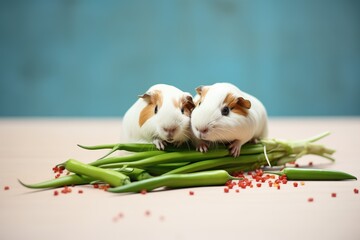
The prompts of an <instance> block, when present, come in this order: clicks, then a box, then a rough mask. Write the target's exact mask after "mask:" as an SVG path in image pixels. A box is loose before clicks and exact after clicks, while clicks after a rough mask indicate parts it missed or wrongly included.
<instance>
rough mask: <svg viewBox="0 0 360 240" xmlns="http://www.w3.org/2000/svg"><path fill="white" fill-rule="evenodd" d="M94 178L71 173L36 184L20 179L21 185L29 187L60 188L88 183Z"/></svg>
mask: <svg viewBox="0 0 360 240" xmlns="http://www.w3.org/2000/svg"><path fill="white" fill-rule="evenodd" d="M93 180H94V179H92V178H89V177H86V176H79V175H77V174H71V175H66V176H62V177H58V178H55V179H51V180H47V181H44V182H40V183H34V184H26V183H24V182H22V181H20V180H18V181H19V182H20V184H21V185H23V186H24V187H27V188H59V187H65V186H72V185H82V184H88V183H90V182H92V181H93Z"/></svg>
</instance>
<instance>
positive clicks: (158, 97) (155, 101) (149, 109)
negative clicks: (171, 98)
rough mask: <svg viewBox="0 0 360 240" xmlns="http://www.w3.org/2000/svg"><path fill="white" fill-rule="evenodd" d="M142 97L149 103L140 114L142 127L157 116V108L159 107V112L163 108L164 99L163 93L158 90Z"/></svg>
mask: <svg viewBox="0 0 360 240" xmlns="http://www.w3.org/2000/svg"><path fill="white" fill-rule="evenodd" d="M140 97H141V98H143V99H144V100H145V101H146V102H147V103H148V105H147V106H146V107H144V108H143V110H141V112H140V116H139V125H140V127H141V126H142V125H144V123H145V122H146V121H147V120H148V119H149V118H151V117H152V116H154V115H155V107H156V106H158V110H159V109H160V108H161V106H162V102H163V99H162V94H161V92H160V91H157V90H155V91H152V92H150V93H145V94H144V95H142V96H140Z"/></svg>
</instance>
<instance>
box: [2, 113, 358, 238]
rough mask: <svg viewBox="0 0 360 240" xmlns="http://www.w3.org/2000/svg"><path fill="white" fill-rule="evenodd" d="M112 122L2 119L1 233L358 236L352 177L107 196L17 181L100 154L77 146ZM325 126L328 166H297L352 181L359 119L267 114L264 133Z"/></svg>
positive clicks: (116, 123)
mask: <svg viewBox="0 0 360 240" xmlns="http://www.w3.org/2000/svg"><path fill="white" fill-rule="evenodd" d="M120 125H121V121H120V119H9V118H8V119H6V118H5V119H0V164H1V167H0V187H1V188H0V212H1V213H0V239H4V240H8V239H52V240H54V239H76V238H77V239H87V240H89V239H235V238H239V239H306V240H309V239H326V240H330V239H360V228H359V224H360V194H355V193H354V192H353V189H354V188H358V189H360V183H359V181H342V182H306V183H305V185H304V186H299V187H297V188H295V187H293V185H292V184H291V183H288V184H287V185H282V186H281V189H280V190H277V189H275V188H269V187H268V186H266V185H263V186H262V187H261V188H257V187H254V188H252V189H249V188H248V189H246V190H240V193H236V192H235V191H230V192H229V193H227V194H226V193H224V191H223V187H208V188H192V189H181V190H172V191H162V192H156V193H148V194H146V195H141V194H130V195H115V194H110V193H106V192H102V191H100V190H98V189H93V188H92V187H87V186H82V187H75V188H74V189H73V192H72V193H70V194H66V195H64V194H60V195H59V196H53V190H47V191H33V190H29V189H26V188H24V187H22V186H21V185H20V184H18V182H17V178H20V179H22V180H23V181H26V182H29V183H30V182H31V183H33V182H37V181H42V180H45V179H50V178H52V177H53V176H54V175H53V173H52V172H51V168H52V167H53V166H54V165H55V164H56V163H59V162H62V161H64V160H66V159H68V158H76V159H79V160H82V161H91V160H93V159H95V158H97V157H99V156H100V155H101V154H102V152H91V151H86V150H82V149H79V148H78V147H77V146H76V144H78V143H81V144H88V145H91V144H100V143H114V142H118V141H119V139H120V136H121V130H120ZM324 131H331V132H332V135H330V136H329V137H327V138H325V139H323V140H321V141H320V143H322V144H325V145H326V146H328V147H330V148H335V149H336V150H337V152H336V153H335V155H334V157H335V158H336V160H337V161H336V163H334V164H326V163H327V161H324V160H322V159H320V158H318V157H314V156H308V157H305V158H303V159H302V160H301V162H300V163H301V164H304V165H306V164H308V162H310V161H312V162H313V163H314V165H315V166H316V165H317V166H319V167H323V168H329V169H337V170H343V171H346V172H349V173H351V174H353V175H355V176H357V177H360V157H359V155H360V154H359V153H360V118H272V119H270V136H271V137H276V138H285V139H302V138H307V137H310V136H313V135H316V134H318V133H322V132H324ZM5 186H9V187H10V189H9V190H4V187H5ZM80 189H81V190H83V194H79V193H78V190H80ZM189 190H192V191H194V193H195V194H194V195H193V196H190V195H189ZM333 192H334V193H336V194H337V197H336V198H332V197H331V193H333ZM309 197H313V198H314V202H312V203H309V202H308V201H307V199H308V198H309ZM147 211H148V212H149V213H150V214H149V215H147V214H146V212H147ZM119 214H122V215H123V217H122V218H119V217H118V215H119Z"/></svg>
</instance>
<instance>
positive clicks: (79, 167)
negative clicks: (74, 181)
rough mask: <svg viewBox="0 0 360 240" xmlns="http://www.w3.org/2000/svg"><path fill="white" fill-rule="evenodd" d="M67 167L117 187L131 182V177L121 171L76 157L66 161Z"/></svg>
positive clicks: (71, 170) (74, 171) (69, 169)
mask: <svg viewBox="0 0 360 240" xmlns="http://www.w3.org/2000/svg"><path fill="white" fill-rule="evenodd" d="M65 168H66V169H67V170H68V171H70V172H73V173H76V174H80V175H85V176H88V177H90V178H94V179H97V180H101V181H104V182H106V183H108V184H110V185H111V186H115V187H117V186H121V185H124V184H128V183H130V178H129V177H128V176H126V175H125V174H123V173H121V172H118V171H115V170H112V169H103V168H99V167H95V166H91V165H88V164H85V163H82V162H79V161H77V160H74V159H69V160H68V161H66V162H65Z"/></svg>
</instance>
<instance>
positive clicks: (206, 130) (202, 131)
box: [198, 127, 209, 134]
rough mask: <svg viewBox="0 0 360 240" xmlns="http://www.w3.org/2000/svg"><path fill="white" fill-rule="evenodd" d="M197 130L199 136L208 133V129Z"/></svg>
mask: <svg viewBox="0 0 360 240" xmlns="http://www.w3.org/2000/svg"><path fill="white" fill-rule="evenodd" d="M198 130H199V132H200V133H201V134H205V133H207V132H208V131H209V128H207V127H205V128H201V129H198Z"/></svg>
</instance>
